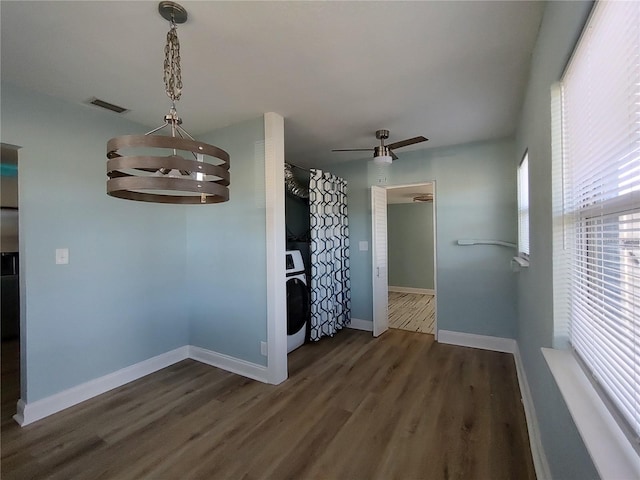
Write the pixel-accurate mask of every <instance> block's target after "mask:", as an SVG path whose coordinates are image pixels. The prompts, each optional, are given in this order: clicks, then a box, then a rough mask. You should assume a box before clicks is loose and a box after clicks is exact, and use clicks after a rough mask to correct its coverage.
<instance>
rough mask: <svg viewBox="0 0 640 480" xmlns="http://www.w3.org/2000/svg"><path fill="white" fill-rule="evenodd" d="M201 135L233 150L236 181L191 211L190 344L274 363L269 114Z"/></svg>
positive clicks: (188, 232)
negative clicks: (266, 345) (267, 353)
mask: <svg viewBox="0 0 640 480" xmlns="http://www.w3.org/2000/svg"><path fill="white" fill-rule="evenodd" d="M199 139H200V140H202V141H204V142H208V143H212V144H214V145H216V146H218V147H220V148H222V149H224V150H226V151H227V152H228V153H229V155H230V156H231V170H230V171H231V187H230V199H229V201H228V202H226V203H222V204H219V205H216V206H214V207H213V208H205V209H189V210H188V211H187V215H186V218H187V220H186V228H187V290H186V292H187V293H186V295H187V302H188V305H189V312H190V313H189V329H190V333H189V338H190V343H191V345H196V346H199V347H203V348H207V349H209V350H214V351H216V352H219V353H224V354H227V355H231V356H233V357H237V358H240V359H243V360H247V361H249V362H253V363H257V364H260V365H266V357H264V356H262V355H261V354H260V341H266V339H267V283H266V278H267V272H266V268H267V263H266V262H267V261H266V235H267V233H266V223H265V222H266V220H265V218H266V206H265V181H264V172H265V154H264V145H265V144H264V118H263V117H260V118H257V119H254V120H251V121H248V122H244V123H241V124H237V125H233V126H231V127H228V128H224V129H220V130H216V131H215V132H213V133H211V134H208V135H201V136H200V137H199Z"/></svg>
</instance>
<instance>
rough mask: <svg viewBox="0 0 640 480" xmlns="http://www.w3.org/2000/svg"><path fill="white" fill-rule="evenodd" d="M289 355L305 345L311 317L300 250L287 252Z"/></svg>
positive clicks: (307, 288)
mask: <svg viewBox="0 0 640 480" xmlns="http://www.w3.org/2000/svg"><path fill="white" fill-rule="evenodd" d="M286 261H287V266H286V277H287V353H289V352H291V351H293V350H295V349H296V348H298V347H300V346H301V345H303V344H304V341H305V338H306V335H307V326H308V323H309V319H310V316H311V305H310V303H309V297H310V296H309V287H308V286H307V276H306V273H305V270H304V261H303V260H302V254H301V253H300V251H299V250H287V251H286Z"/></svg>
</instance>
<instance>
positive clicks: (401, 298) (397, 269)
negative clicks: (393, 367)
mask: <svg viewBox="0 0 640 480" xmlns="http://www.w3.org/2000/svg"><path fill="white" fill-rule="evenodd" d="M435 201H436V200H435V182H425V183H421V184H411V185H398V186H392V187H391V186H388V187H372V225H373V232H372V239H373V241H372V255H373V265H374V272H373V291H374V299H373V310H374V319H373V330H374V335H375V336H378V335H380V334H381V333H383V332H384V331H385V330H386V329H387V328H397V329H402V330H409V331H413V332H418V333H426V334H431V335H434V336H436V335H437V315H436V314H437V303H436V302H437V296H436V244H435V243H436V240H435V239H436V235H435V233H436V232H435V228H436V218H435V212H436V209H435Z"/></svg>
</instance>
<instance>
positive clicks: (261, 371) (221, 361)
mask: <svg viewBox="0 0 640 480" xmlns="http://www.w3.org/2000/svg"><path fill="white" fill-rule="evenodd" d="M189 358H190V359H192V360H196V361H198V362H201V363H206V364H207V365H211V366H212V367H217V368H220V369H222V370H226V371H227V372H231V373H236V374H238V375H242V376H243V377H248V378H252V379H253V380H258V381H259V382H263V383H269V381H268V380H269V378H268V374H267V367H265V366H263V365H258V364H257V363H251V362H247V361H246V360H241V359H239V358H235V357H231V356H229V355H225V354H224V353H218V352H214V351H213V350H207V349H206V348H201V347H195V346H193V345H190V346H189Z"/></svg>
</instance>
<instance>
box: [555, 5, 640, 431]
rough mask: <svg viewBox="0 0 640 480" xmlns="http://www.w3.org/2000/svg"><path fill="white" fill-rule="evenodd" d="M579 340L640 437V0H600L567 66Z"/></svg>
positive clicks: (567, 190)
mask: <svg viewBox="0 0 640 480" xmlns="http://www.w3.org/2000/svg"><path fill="white" fill-rule="evenodd" d="M561 96H562V133H563V137H562V145H563V162H564V174H565V178H564V200H565V205H564V207H565V211H564V215H565V221H564V222H563V223H564V228H566V229H567V235H566V237H565V238H566V239H567V242H566V248H567V250H566V254H567V255H569V258H568V264H569V268H568V270H567V272H568V274H567V277H566V278H565V281H566V282H567V285H560V287H561V288H565V287H567V286H568V288H566V290H567V291H568V292H569V298H568V309H567V311H568V315H569V319H568V320H569V338H570V342H571V344H572V346H573V348H574V349H575V351H576V352H577V354H578V356H579V357H580V358H581V359H582V360H583V362H584V364H585V365H586V368H587V369H588V370H590V372H591V373H592V375H593V377H594V379H595V381H596V382H597V383H598V384H599V386H600V387H601V389H602V390H603V391H604V392H605V394H606V395H607V396H608V398H609V400H610V401H611V402H612V403H613V405H614V406H615V408H616V409H617V413H618V414H619V415H620V417H622V419H623V420H624V421H623V423H626V424H627V427H629V433H630V434H631V436H632V438H634V439H635V441H636V443H637V442H638V438H639V437H640V2H634V1H630V2H598V3H597V4H596V5H595V6H594V11H593V13H592V15H591V18H590V20H589V22H588V24H587V26H586V28H585V31H584V32H583V35H582V37H581V39H580V41H579V43H578V46H577V47H576V50H575V51H574V54H573V57H572V59H571V61H570V63H569V65H568V67H567V70H566V71H565V74H564V76H563V79H562V87H561Z"/></svg>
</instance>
